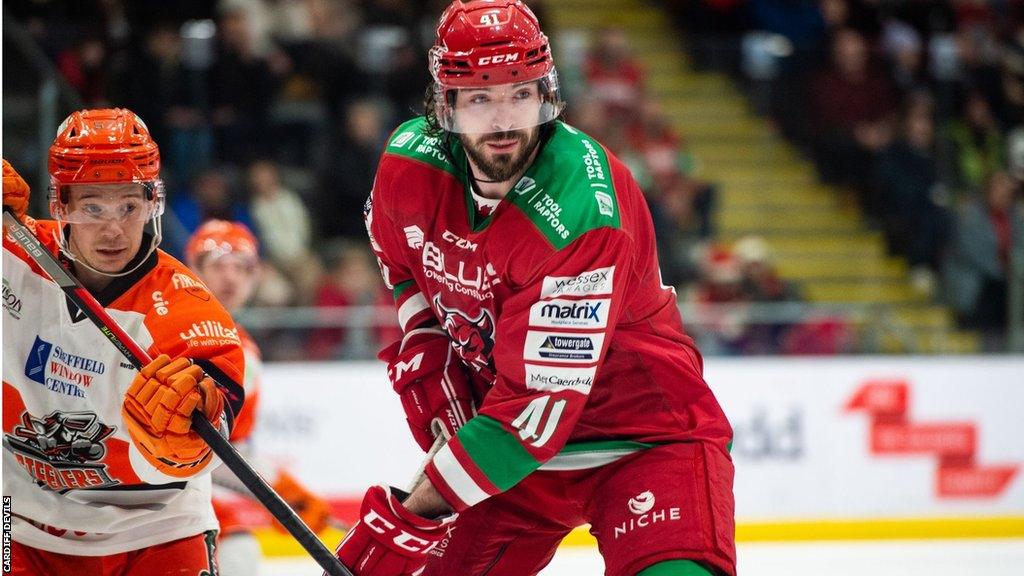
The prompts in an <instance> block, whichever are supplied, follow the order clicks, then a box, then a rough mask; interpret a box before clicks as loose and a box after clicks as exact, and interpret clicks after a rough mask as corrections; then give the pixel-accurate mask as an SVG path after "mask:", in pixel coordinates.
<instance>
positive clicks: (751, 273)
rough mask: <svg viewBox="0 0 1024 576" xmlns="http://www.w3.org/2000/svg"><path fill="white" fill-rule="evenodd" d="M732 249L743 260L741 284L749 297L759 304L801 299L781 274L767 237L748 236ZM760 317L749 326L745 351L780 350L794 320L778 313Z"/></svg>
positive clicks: (759, 352)
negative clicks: (774, 261)
mask: <svg viewBox="0 0 1024 576" xmlns="http://www.w3.org/2000/svg"><path fill="white" fill-rule="evenodd" d="M732 252H733V254H734V255H735V257H736V261H737V262H738V263H739V267H740V276H741V278H742V279H741V281H740V285H741V288H742V291H743V296H744V298H745V299H746V300H748V301H750V302H752V303H755V304H756V303H764V302H776V303H785V302H797V301H799V300H800V298H799V296H798V294H797V291H796V289H795V288H794V287H793V286H791V285H790V284H789V283H788V282H786V281H785V280H783V279H782V277H781V276H779V271H778V270H777V269H776V267H775V265H774V263H773V262H772V258H771V253H770V251H769V249H768V243H767V242H765V240H764V238H762V237H760V236H744V237H743V238H740V239H739V240H737V241H736V243H735V244H734V245H733V247H732ZM770 311H771V310H769V312H770ZM757 320H758V321H757V322H753V323H751V326H750V328H749V329H748V332H747V336H746V342H745V343H744V349H743V351H744V353H746V354H771V353H774V352H776V351H778V350H779V348H780V347H781V345H782V342H783V340H784V339H785V337H786V335H787V333H788V332H789V330H790V329H791V328H792V326H793V325H794V324H793V322H792V321H789V322H787V321H786V319H783V318H778V317H775V316H762V317H760V318H758V319H757ZM797 325H798V324H797Z"/></svg>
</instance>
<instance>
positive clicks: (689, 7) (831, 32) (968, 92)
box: [5, 0, 1024, 359]
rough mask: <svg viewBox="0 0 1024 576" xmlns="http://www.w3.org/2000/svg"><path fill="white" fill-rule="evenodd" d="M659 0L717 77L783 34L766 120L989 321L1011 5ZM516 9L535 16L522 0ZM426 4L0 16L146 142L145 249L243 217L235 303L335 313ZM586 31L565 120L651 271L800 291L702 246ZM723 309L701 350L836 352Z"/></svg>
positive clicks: (301, 345) (633, 101)
mask: <svg viewBox="0 0 1024 576" xmlns="http://www.w3.org/2000/svg"><path fill="white" fill-rule="evenodd" d="M662 2H663V4H665V5H667V6H668V7H669V8H670V9H672V11H673V12H674V13H675V14H676V15H677V16H678V17H679V23H680V27H681V28H682V29H684V30H687V31H689V33H690V35H691V41H690V42H689V43H688V45H689V46H690V47H691V48H692V49H693V50H694V52H695V57H696V60H697V62H698V64H701V65H705V66H713V67H717V66H721V67H724V68H725V69H727V70H729V71H734V72H737V71H739V70H740V69H741V65H740V61H739V60H740V49H739V45H740V40H739V38H740V35H741V34H742V33H744V32H746V31H749V30H767V31H771V32H774V33H777V34H780V35H783V36H785V37H786V38H787V39H788V40H789V41H790V43H791V45H792V47H793V51H792V55H791V56H790V57H788V58H786V59H785V62H783V63H782V66H781V70H780V72H779V74H778V75H777V76H776V77H775V78H773V79H772V80H771V81H770V82H771V90H772V91H771V94H772V96H773V97H772V98H771V101H770V105H769V111H770V113H771V114H772V115H773V117H774V118H775V119H776V120H777V123H778V125H779V126H780V129H781V130H782V131H783V132H784V133H785V134H787V135H788V136H790V137H791V138H792V139H793V140H794V141H795V142H797V143H800V144H801V145H803V146H805V148H806V150H808V153H809V154H812V155H813V157H814V159H815V161H816V163H817V166H818V167H819V170H820V175H821V177H822V179H823V180H825V181H826V182H829V183H832V184H836V185H837V186H840V187H842V188H843V189H845V190H848V192H849V194H850V196H851V198H854V199H856V201H857V202H859V203H860V204H861V206H862V207H863V210H864V211H865V213H866V214H867V215H868V216H869V217H870V218H871V219H872V222H873V223H874V224H875V225H877V226H879V227H880V228H881V229H883V230H884V231H885V232H886V235H887V238H888V240H889V242H890V246H891V248H892V250H893V251H894V252H895V253H899V254H902V255H905V256H906V257H907V258H908V260H909V261H910V262H911V264H912V265H913V266H914V269H915V278H917V279H918V283H919V284H920V285H921V287H922V289H924V290H933V289H934V288H935V284H936V281H935V274H936V273H937V272H939V271H942V270H947V272H946V273H945V275H944V276H943V279H944V280H945V281H946V282H947V284H948V285H949V287H950V288H951V290H950V291H949V292H950V293H951V294H955V296H956V298H954V299H953V300H952V301H951V303H952V304H954V305H955V306H956V309H957V310H958V311H959V312H960V313H961V315H962V316H963V318H965V319H972V321H974V322H976V323H979V322H980V323H981V324H984V325H987V324H989V323H996V324H998V323H999V322H1005V315H1000V314H999V313H998V309H997V304H995V303H997V302H999V300H998V299H999V298H1002V299H1003V300H1002V301H1003V302H1005V299H1006V263H1007V262H1008V261H1009V254H1010V253H1011V251H1012V249H1013V248H1012V247H1013V246H1018V247H1024V222H1022V220H1021V215H1020V211H1019V209H1017V208H1016V207H1015V206H1016V205H1017V204H1016V203H1015V198H1019V192H1018V190H1019V184H1018V183H1019V181H1020V177H1021V176H1024V129H1022V130H1021V131H1020V132H1016V133H1015V132H1013V131H1012V128H1013V127H1015V126H1017V125H1019V124H1020V123H1021V121H1022V119H1024V20H1022V18H1021V15H1022V14H1024V12H1022V11H1020V10H1017V8H1019V6H1018V5H1019V4H1020V2H1015V1H1001V0H991V1H990V2H989V1H986V0H969V1H953V0H936V1H932V0H928V1H925V0H919V1H918V0H915V1H908V2H884V1H881V0H821V1H820V2H819V1H818V0H662ZM530 4H531V5H532V6H533V7H534V8H535V10H536V11H537V12H538V15H539V16H540V17H541V19H542V21H544V18H545V17H544V4H543V1H542V0H536V1H533V2H530ZM445 5H447V0H429V1H420V0H218V1H215V2H208V1H205V0H185V1H177V2H164V1H159V0H36V1H34V2H22V3H12V4H11V5H10V7H9V8H8V7H7V6H5V11H6V10H10V14H11V15H12V16H14V17H15V18H16V19H17V20H18V22H20V23H22V24H24V26H25V28H26V29H27V30H28V31H29V33H31V34H32V36H33V37H34V38H35V40H36V41H37V42H38V44H39V45H40V46H41V47H42V48H43V50H44V51H45V52H46V53H47V55H48V56H50V57H51V59H52V61H53V62H54V63H55V66H56V68H57V69H58V70H59V71H60V72H61V73H62V75H63V76H64V78H65V79H66V80H67V82H68V83H69V84H70V85H71V86H72V87H73V88H74V89H75V90H76V91H77V92H78V93H79V94H80V95H81V97H82V99H83V101H84V104H85V105H86V106H125V107H128V108H131V109H133V110H134V111H136V112H137V113H139V114H140V116H141V117H142V118H144V119H145V121H146V122H147V124H148V125H149V127H150V129H151V131H152V132H153V134H154V137H155V138H156V140H157V142H158V143H159V144H160V146H161V150H162V153H163V160H164V169H163V173H164V178H165V181H166V183H167V188H168V194H169V205H170V210H169V212H170V213H171V214H170V215H169V216H168V217H165V235H166V239H165V248H166V249H168V250H169V251H170V252H172V253H180V251H181V249H182V246H183V243H184V240H185V238H187V236H188V234H189V233H190V232H191V231H192V230H194V229H195V228H196V226H198V225H199V223H200V222H202V221H203V220H205V219H207V218H213V217H216V218H228V219H232V220H239V221H242V222H244V223H246V224H248V225H249V226H250V227H252V229H253V230H255V231H256V233H257V234H258V236H259V237H260V239H261V242H262V244H263V246H264V256H265V259H266V261H267V266H266V272H265V274H264V279H263V282H262V285H261V286H260V289H259V290H258V292H257V295H256V299H255V302H254V305H256V306H278V307H280V306H322V307H335V306H347V305H353V304H376V305H380V304H385V305H387V304H388V303H389V295H388V294H387V293H386V292H385V291H384V289H383V286H382V284H381V283H380V282H379V281H378V280H377V279H376V278H377V276H376V273H375V268H376V266H375V264H374V262H373V259H372V256H371V255H370V254H369V252H368V250H367V248H366V243H365V232H364V230H363V225H362V218H361V215H362V213H361V209H360V208H361V206H362V204H363V202H364V200H365V198H366V195H367V193H368V192H369V190H370V187H371V186H372V182H373V177H374V173H375V170H376V163H377V159H378V156H379V154H380V150H381V148H382V145H383V143H384V140H385V138H386V137H387V135H388V131H389V130H390V129H391V128H392V127H394V126H395V125H397V123H398V122H400V121H402V120H404V119H406V118H408V117H411V116H412V115H415V114H418V113H420V111H421V110H422V101H423V94H424V88H425V87H426V85H427V84H428V82H429V79H430V77H429V72H428V70H427V66H426V56H425V54H426V49H427V48H428V47H429V45H430V43H431V42H432V40H433V33H434V26H435V25H436V18H437V15H438V14H440V12H441V10H442V9H443V7H444V6H445ZM996 6H999V7H1001V8H999V9H1002V8H1006V9H1008V10H1009V9H1011V8H1013V11H1012V15H1004V16H1000V15H999V13H998V12H997V9H996V8H994V7H996ZM555 40H556V41H557V40H558V38H557V37H556V38H555ZM588 46H589V47H588V48H587V49H586V50H584V51H583V52H582V53H581V54H580V55H579V57H577V58H575V59H573V58H568V57H565V56H563V57H562V58H563V59H564V60H565V61H564V62H563V61H560V62H559V69H560V73H561V75H562V79H563V87H564V89H565V92H566V94H567V95H568V96H569V104H570V105H569V108H568V111H567V116H566V120H567V121H569V122H570V123H573V124H574V125H577V126H578V127H579V128H580V129H582V130H584V131H586V132H588V133H591V134H592V135H594V136H595V137H597V138H598V139H599V140H600V141H601V142H603V143H604V144H605V145H606V146H608V147H609V149H611V150H612V151H613V152H615V154H616V155H618V156H619V157H620V158H621V159H622V160H623V161H625V162H626V163H627V165H628V166H629V167H630V168H631V169H632V171H633V173H634V175H635V176H636V178H637V180H638V182H639V183H640V184H641V186H642V188H643V190H644V192H645V194H646V195H647V198H648V201H649V203H650V206H651V209H652V214H653V217H654V221H655V226H656V228H657V233H658V239H659V251H660V258H661V262H662V267H663V276H664V282H665V283H666V284H668V285H672V286H677V287H679V288H680V293H681V294H684V298H685V299H687V300H689V301H690V302H693V303H697V304H700V303H720V302H739V303H743V302H758V301H791V300H798V299H799V297H800V295H799V291H798V290H797V289H796V288H794V287H793V286H789V285H787V284H785V283H783V282H781V281H780V280H779V279H778V275H777V274H776V272H775V271H774V269H773V268H772V265H771V260H770V256H769V255H768V254H767V251H766V249H765V248H764V246H762V245H759V244H758V242H759V241H758V240H756V239H750V240H749V241H748V242H747V243H746V244H745V245H744V244H743V243H740V244H738V245H737V246H736V247H734V248H729V247H724V246H719V245H717V244H715V243H714V242H713V239H714V232H715V230H714V224H713V222H714V220H713V217H712V216H713V213H714V210H715V200H716V195H717V189H716V185H715V183H714V182H709V181H705V180H703V179H701V177H700V175H699V170H698V169H697V167H698V163H697V162H696V161H695V159H694V158H693V156H692V154H691V153H690V152H689V150H688V148H687V143H686V139H685V134H680V133H678V132H677V131H676V129H675V127H674V124H673V122H672V121H671V119H670V118H668V117H667V116H666V113H665V112H664V111H663V110H662V109H661V108H660V107H659V105H658V103H657V102H655V101H654V100H652V99H651V98H649V97H648V95H647V90H646V88H645V75H644V70H643V68H642V67H641V66H640V65H639V63H638V62H637V60H636V59H635V58H634V57H633V56H632V55H631V53H630V45H629V39H628V37H627V35H626V34H625V33H624V32H623V31H622V30H620V29H617V28H615V27H608V28H606V29H604V30H602V31H601V32H599V33H598V34H596V35H595V36H594V37H593V38H590V39H589V45H588ZM558 48H559V47H558V46H557V45H556V50H558ZM566 52H567V53H569V52H571V51H569V50H567V51H566ZM567 55H569V54H567ZM557 57H559V53H558V52H557V51H556V58H557ZM1008 146H1010V149H1013V150H1017V152H1016V154H1017V155H1018V156H1019V157H1020V160H1019V162H1018V163H1016V164H1014V163H1011V162H1010V159H1011V156H1012V153H1011V152H1008V151H1007V150H1008ZM1013 146H1016V148H1013ZM1022 249H1024V248H1022ZM993 255H994V256H993ZM993 258H995V259H994V260H993ZM723 266H724V267H725V268H728V270H727V271H724V272H723V268H722V267H723ZM962 286H969V287H970V288H969V289H962V288H960V287H962ZM985 306H988V307H989V308H991V310H988V309H986V310H988V311H986V310H981V308H983V307H985ZM737 318H738V317H737ZM721 321H722V322H723V323H724V324H729V323H733V324H735V325H737V326H742V328H741V329H738V330H737V329H735V327H733V328H732V329H730V330H732V331H731V332H730V334H731V336H729V337H726V338H720V339H719V340H718V341H717V343H716V346H717V347H719V348H721V350H722V351H723V353H751V352H755V353H756V352H773V351H775V352H777V351H783V352H787V351H788V352H793V353H797V352H815V351H818V350H817V349H815V346H817V345H819V344H820V343H821V342H830V344H829V345H828V346H826V347H824V348H822V349H821V350H820V351H822V352H829V351H831V352H835V351H842V350H843V349H844V347H845V346H847V339H848V335H847V334H845V333H844V331H843V329H842V328H841V327H838V328H837V327H835V326H832V325H831V324H830V323H829V321H828V320H827V319H826V320H824V321H822V322H820V323H815V324H813V325H811V326H803V327H800V329H799V330H797V329H792V330H789V332H792V333H791V334H790V333H787V332H786V331H785V330H783V328H782V327H781V326H773V325H770V324H768V325H766V324H758V323H756V322H753V323H752V322H743V321H742V318H741V319H740V320H737V319H736V318H731V319H730V318H723V319H721ZM737 322H739V324H737ZM364 332H365V331H364ZM263 336H265V337H266V338H276V340H275V343H279V344H280V345H275V346H273V347H265V349H267V350H268V356H269V357H270V358H271V359H274V358H275V357H277V358H297V357H315V358H320V359H327V358H337V357H344V356H345V355H346V354H347V353H349V352H350V351H351V350H353V349H360V350H361V349H363V348H367V349H372V348H373V347H374V346H376V345H377V343H375V342H374V341H375V340H380V341H384V340H386V339H387V338H390V337H391V336H392V335H391V334H390V333H387V332H386V331H384V330H382V329H381V330H376V331H375V332H372V333H370V334H369V335H367V334H366V333H362V332H361V333H359V334H355V331H350V330H345V329H341V328H320V329H315V330H312V329H311V330H308V331H305V332H304V333H303V334H301V335H299V336H296V335H295V334H293V333H290V334H289V335H280V334H275V333H269V332H268V333H267V334H264V335H263ZM257 337H260V334H257ZM360 339H361V340H362V341H363V342H362V343H359V342H356V340H360ZM347 351H348V352H347Z"/></svg>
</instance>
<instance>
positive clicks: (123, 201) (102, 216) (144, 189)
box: [50, 182, 164, 224]
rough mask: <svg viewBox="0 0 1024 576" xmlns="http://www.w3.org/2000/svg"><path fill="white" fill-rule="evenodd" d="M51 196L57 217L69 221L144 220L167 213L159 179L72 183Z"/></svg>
mask: <svg viewBox="0 0 1024 576" xmlns="http://www.w3.org/2000/svg"><path fill="white" fill-rule="evenodd" d="M58 190H59V192H60V193H59V195H53V197H51V206H50V209H51V212H52V213H53V216H54V218H56V219H58V220H60V221H62V222H64V223H68V224H106V223H110V222H115V223H118V224H130V223H142V224H145V223H146V222H148V221H150V220H152V219H153V218H156V217H157V216H160V215H161V214H162V213H163V207H164V198H163V188H162V186H160V185H159V182H128V183H119V184H70V185H65V186H61V187H60V188H59V189H58Z"/></svg>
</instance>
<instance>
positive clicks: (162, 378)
mask: <svg viewBox="0 0 1024 576" xmlns="http://www.w3.org/2000/svg"><path fill="white" fill-rule="evenodd" d="M196 408H199V409H201V410H202V411H203V414H205V415H206V418H207V419H208V420H209V421H210V422H213V423H214V425H215V426H218V425H219V424H220V421H221V418H222V416H223V414H224V395H223V394H221V393H220V391H219V390H217V385H216V384H214V382H213V380H211V379H210V378H208V377H204V376H203V370H202V369H201V368H200V367H199V366H197V365H195V364H192V361H191V360H189V359H188V358H178V359H176V360H175V361H173V362H171V359H170V357H169V356H167V355H166V354H161V355H160V356H158V357H157V358H156V359H155V360H153V361H152V362H150V363H149V364H146V365H145V366H143V368H142V370H140V371H139V373H138V374H137V375H136V376H135V379H134V380H132V384H131V386H129V387H128V391H127V392H125V396H124V403H123V404H122V405H121V416H122V417H123V418H124V423H125V425H126V426H127V427H128V434H129V435H130V436H131V438H132V441H134V442H135V445H136V446H137V447H138V448H139V452H141V453H142V455H143V456H144V457H145V458H146V460H147V461H148V462H149V463H150V464H152V465H153V466H154V467H155V468H156V469H157V470H160V471H161V472H163V473H164V474H168V475H170V476H177V477H179V478H184V477H187V476H192V475H194V474H196V473H197V472H199V471H200V470H202V469H203V467H205V466H206V465H207V464H208V463H209V462H210V459H211V456H212V455H211V452H210V447H209V445H207V444H206V441H205V440H203V439H202V437H200V436H199V434H197V433H196V432H194V431H193V430H192V412H193V411H195V410H196Z"/></svg>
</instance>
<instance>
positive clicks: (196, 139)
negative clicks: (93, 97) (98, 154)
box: [117, 24, 213, 187]
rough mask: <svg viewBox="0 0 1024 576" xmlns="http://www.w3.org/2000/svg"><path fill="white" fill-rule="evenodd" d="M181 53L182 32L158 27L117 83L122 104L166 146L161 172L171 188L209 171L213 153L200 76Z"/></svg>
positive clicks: (168, 26)
mask: <svg viewBox="0 0 1024 576" xmlns="http://www.w3.org/2000/svg"><path fill="white" fill-rule="evenodd" d="M181 50H182V43H181V35H180V34H179V33H178V29H177V27H176V26H173V25H171V24H158V25H156V26H155V27H154V28H153V29H152V30H150V31H149V32H148V33H147V34H146V35H145V46H144V49H143V50H141V51H133V52H129V53H128V54H127V56H128V60H127V62H126V64H125V67H124V70H123V72H122V73H121V74H120V78H119V79H118V82H117V84H118V98H119V102H120V104H121V105H124V106H126V107H128V108H130V109H132V110H136V111H138V114H139V115H140V116H141V117H142V118H145V119H146V125H147V126H149V131H150V133H151V134H152V135H153V138H154V140H156V141H157V142H160V143H161V148H160V151H161V155H162V158H163V161H164V167H163V168H162V172H163V174H165V176H164V179H165V181H167V182H168V185H170V186H172V187H174V186H179V185H181V184H182V183H185V182H188V181H189V180H191V179H192V178H193V177H194V176H195V175H196V173H198V172H199V171H200V170H202V169H203V168H205V167H207V166H208V165H209V163H210V160H211V155H212V152H213V135H212V134H211V132H210V129H209V127H208V125H207V123H206V121H205V116H204V113H203V110H202V109H201V108H200V107H199V103H200V102H202V100H203V98H204V96H203V94H202V93H201V91H200V89H201V83H199V82H198V80H199V77H198V76H197V72H195V71H189V70H187V69H186V68H185V67H184V66H183V65H182V60H181Z"/></svg>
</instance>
